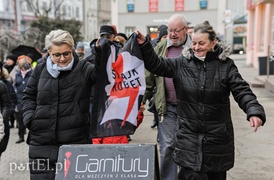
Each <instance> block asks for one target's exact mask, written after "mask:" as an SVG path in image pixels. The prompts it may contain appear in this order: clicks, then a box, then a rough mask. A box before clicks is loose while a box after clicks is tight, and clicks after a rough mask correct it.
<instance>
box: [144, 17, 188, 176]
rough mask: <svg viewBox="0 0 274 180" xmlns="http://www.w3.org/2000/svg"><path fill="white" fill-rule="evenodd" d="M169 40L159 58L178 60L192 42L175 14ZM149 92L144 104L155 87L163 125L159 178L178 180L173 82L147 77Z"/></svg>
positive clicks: (159, 47) (170, 22)
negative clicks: (174, 158)
mask: <svg viewBox="0 0 274 180" xmlns="http://www.w3.org/2000/svg"><path fill="white" fill-rule="evenodd" d="M167 25H168V37H167V39H166V40H163V41H161V42H159V43H158V44H157V46H156V47H155V52H156V54H157V55H159V56H163V57H167V58H174V57H178V56H179V55H180V54H181V53H182V50H183V48H184V47H185V46H190V44H191V38H190V37H189V35H188V34H187V30H188V26H187V20H186V18H185V17H184V16H183V15H181V14H174V15H172V16H171V17H170V18H169V20H168V24H167ZM146 83H147V89H146V93H145V95H144V99H143V102H144V103H145V102H146V100H147V99H149V97H151V96H152V95H151V94H152V91H153V89H154V87H156V92H155V94H154V98H155V106H156V110H157V112H158V114H159V115H160V116H161V121H160V122H159V124H158V137H159V143H160V176H161V178H160V179H161V180H171V179H172V180H176V179H177V165H176V164H175V163H174V162H173V151H174V147H175V132H176V119H177V113H176V108H177V98H176V93H175V89H174V85H173V80H172V78H165V77H160V76H155V75H154V74H152V73H148V74H147V76H146Z"/></svg>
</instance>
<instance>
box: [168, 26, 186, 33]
mask: <svg viewBox="0 0 274 180" xmlns="http://www.w3.org/2000/svg"><path fill="white" fill-rule="evenodd" d="M185 28H186V26H185V27H183V28H182V29H180V30H176V29H174V30H172V29H168V33H169V34H171V33H174V34H178V33H180V32H181V31H183V30H184V29H185Z"/></svg>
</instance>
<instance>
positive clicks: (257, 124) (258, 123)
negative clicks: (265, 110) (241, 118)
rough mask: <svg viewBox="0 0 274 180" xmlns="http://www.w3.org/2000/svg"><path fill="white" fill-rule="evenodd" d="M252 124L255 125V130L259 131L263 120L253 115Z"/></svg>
mask: <svg viewBox="0 0 274 180" xmlns="http://www.w3.org/2000/svg"><path fill="white" fill-rule="evenodd" d="M249 122H250V126H251V127H254V132H256V131H257V129H258V127H260V126H261V125H262V123H263V121H262V120H261V119H260V118H259V117H257V116H251V117H250V118H249Z"/></svg>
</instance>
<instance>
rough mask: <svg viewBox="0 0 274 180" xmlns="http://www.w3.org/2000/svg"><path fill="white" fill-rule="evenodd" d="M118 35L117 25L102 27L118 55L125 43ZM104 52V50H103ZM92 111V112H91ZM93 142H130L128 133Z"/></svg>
mask: <svg viewBox="0 0 274 180" xmlns="http://www.w3.org/2000/svg"><path fill="white" fill-rule="evenodd" d="M116 35H117V32H116V27H115V26H113V25H112V26H111V25H102V26H101V27H100V38H107V39H108V40H109V41H110V42H111V43H112V44H113V45H114V47H115V50H116V57H117V56H118V53H119V52H120V51H121V49H122V47H123V44H121V43H119V42H116V41H114V39H115V36H116ZM101 53H103V52H101ZM95 91H96V90H95V89H93V91H92V97H94V93H95ZM91 113H92V112H91ZM92 144H128V138H127V136H126V135H122V136H109V137H103V138H101V137H98V138H92Z"/></svg>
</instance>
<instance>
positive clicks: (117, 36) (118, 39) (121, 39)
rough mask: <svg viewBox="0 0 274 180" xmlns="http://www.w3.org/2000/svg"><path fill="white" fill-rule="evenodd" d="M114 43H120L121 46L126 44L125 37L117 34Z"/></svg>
mask: <svg viewBox="0 0 274 180" xmlns="http://www.w3.org/2000/svg"><path fill="white" fill-rule="evenodd" d="M114 41H116V42H119V43H121V44H122V45H124V44H125V43H126V42H127V36H126V34H125V33H117V34H116V36H115V38H114Z"/></svg>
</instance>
